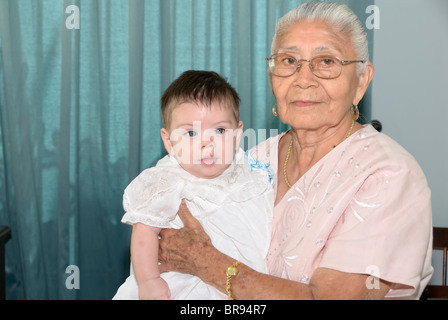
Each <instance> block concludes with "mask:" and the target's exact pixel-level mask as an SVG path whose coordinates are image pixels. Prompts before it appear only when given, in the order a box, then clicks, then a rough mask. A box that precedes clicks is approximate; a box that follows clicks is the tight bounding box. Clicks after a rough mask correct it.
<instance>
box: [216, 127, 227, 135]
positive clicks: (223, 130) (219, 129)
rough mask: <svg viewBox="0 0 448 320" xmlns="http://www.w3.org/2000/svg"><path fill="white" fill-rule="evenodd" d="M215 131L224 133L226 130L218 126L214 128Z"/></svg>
mask: <svg viewBox="0 0 448 320" xmlns="http://www.w3.org/2000/svg"><path fill="white" fill-rule="evenodd" d="M215 131H216V133H219V134H224V133H225V132H226V129H224V128H218V129H216V130H215Z"/></svg>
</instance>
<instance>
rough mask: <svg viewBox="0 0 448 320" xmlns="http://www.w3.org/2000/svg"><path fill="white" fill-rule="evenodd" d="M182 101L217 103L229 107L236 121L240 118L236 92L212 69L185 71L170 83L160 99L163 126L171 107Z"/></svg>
mask: <svg viewBox="0 0 448 320" xmlns="http://www.w3.org/2000/svg"><path fill="white" fill-rule="evenodd" d="M182 103H194V104H201V105H204V106H206V107H210V106H211V105H212V104H213V103H217V104H219V106H221V107H225V108H231V109H232V111H233V113H234V115H235V119H236V121H237V122H238V121H239V118H240V114H239V104H240V98H239V96H238V93H237V92H236V91H235V89H234V88H233V87H232V86H231V85H230V84H229V83H228V82H227V81H226V80H225V79H224V78H222V77H221V76H220V75H219V74H217V73H216V72H213V71H197V70H190V71H186V72H184V73H182V74H181V75H180V76H179V78H177V79H176V80H174V81H173V82H172V83H171V85H170V86H169V87H168V88H167V89H166V91H165V93H164V94H163V96H162V99H161V110H162V120H163V124H164V126H165V128H167V127H168V126H169V124H170V120H171V113H172V111H173V109H174V108H175V107H176V106H178V105H180V104H182Z"/></svg>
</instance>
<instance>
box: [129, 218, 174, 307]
mask: <svg viewBox="0 0 448 320" xmlns="http://www.w3.org/2000/svg"><path fill="white" fill-rule="evenodd" d="M159 232H160V229H159V228H155V227H150V226H147V225H144V224H142V223H136V224H134V226H133V229H132V237H131V258H132V265H133V268H134V273H135V279H136V280H137V283H138V295H139V298H140V300H161V299H168V298H169V297H170V290H169V288H168V284H167V283H166V282H165V280H163V279H162V278H161V277H160V272H159V267H158V265H157V262H158V252H159V239H158V236H159Z"/></svg>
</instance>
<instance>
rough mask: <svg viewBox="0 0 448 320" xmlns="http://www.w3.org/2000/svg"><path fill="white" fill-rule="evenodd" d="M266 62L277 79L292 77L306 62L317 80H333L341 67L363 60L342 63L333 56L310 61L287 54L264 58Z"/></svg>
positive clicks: (342, 61) (337, 75)
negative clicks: (303, 62)
mask: <svg viewBox="0 0 448 320" xmlns="http://www.w3.org/2000/svg"><path fill="white" fill-rule="evenodd" d="M266 61H267V62H268V67H269V71H270V72H271V73H272V74H273V75H275V76H278V77H289V76H292V75H293V74H294V73H295V72H296V71H297V70H299V69H300V68H301V67H302V61H305V62H308V63H309V65H310V69H311V72H312V73H313V74H314V75H315V76H316V77H318V78H322V79H334V78H337V77H339V75H340V74H341V72H342V66H343V65H346V64H349V63H355V62H361V63H364V62H365V61H364V60H351V61H344V60H341V59H339V58H338V57H334V56H317V57H314V58H312V59H311V60H306V59H296V58H294V57H293V56H291V55H289V54H287V53H278V54H274V55H272V56H271V57H270V58H266Z"/></svg>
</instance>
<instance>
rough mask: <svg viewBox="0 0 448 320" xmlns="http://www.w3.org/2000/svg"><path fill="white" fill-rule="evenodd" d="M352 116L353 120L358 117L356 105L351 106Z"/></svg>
mask: <svg viewBox="0 0 448 320" xmlns="http://www.w3.org/2000/svg"><path fill="white" fill-rule="evenodd" d="M352 117H353V120H355V121H357V120H358V119H359V109H358V106H353V107H352Z"/></svg>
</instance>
